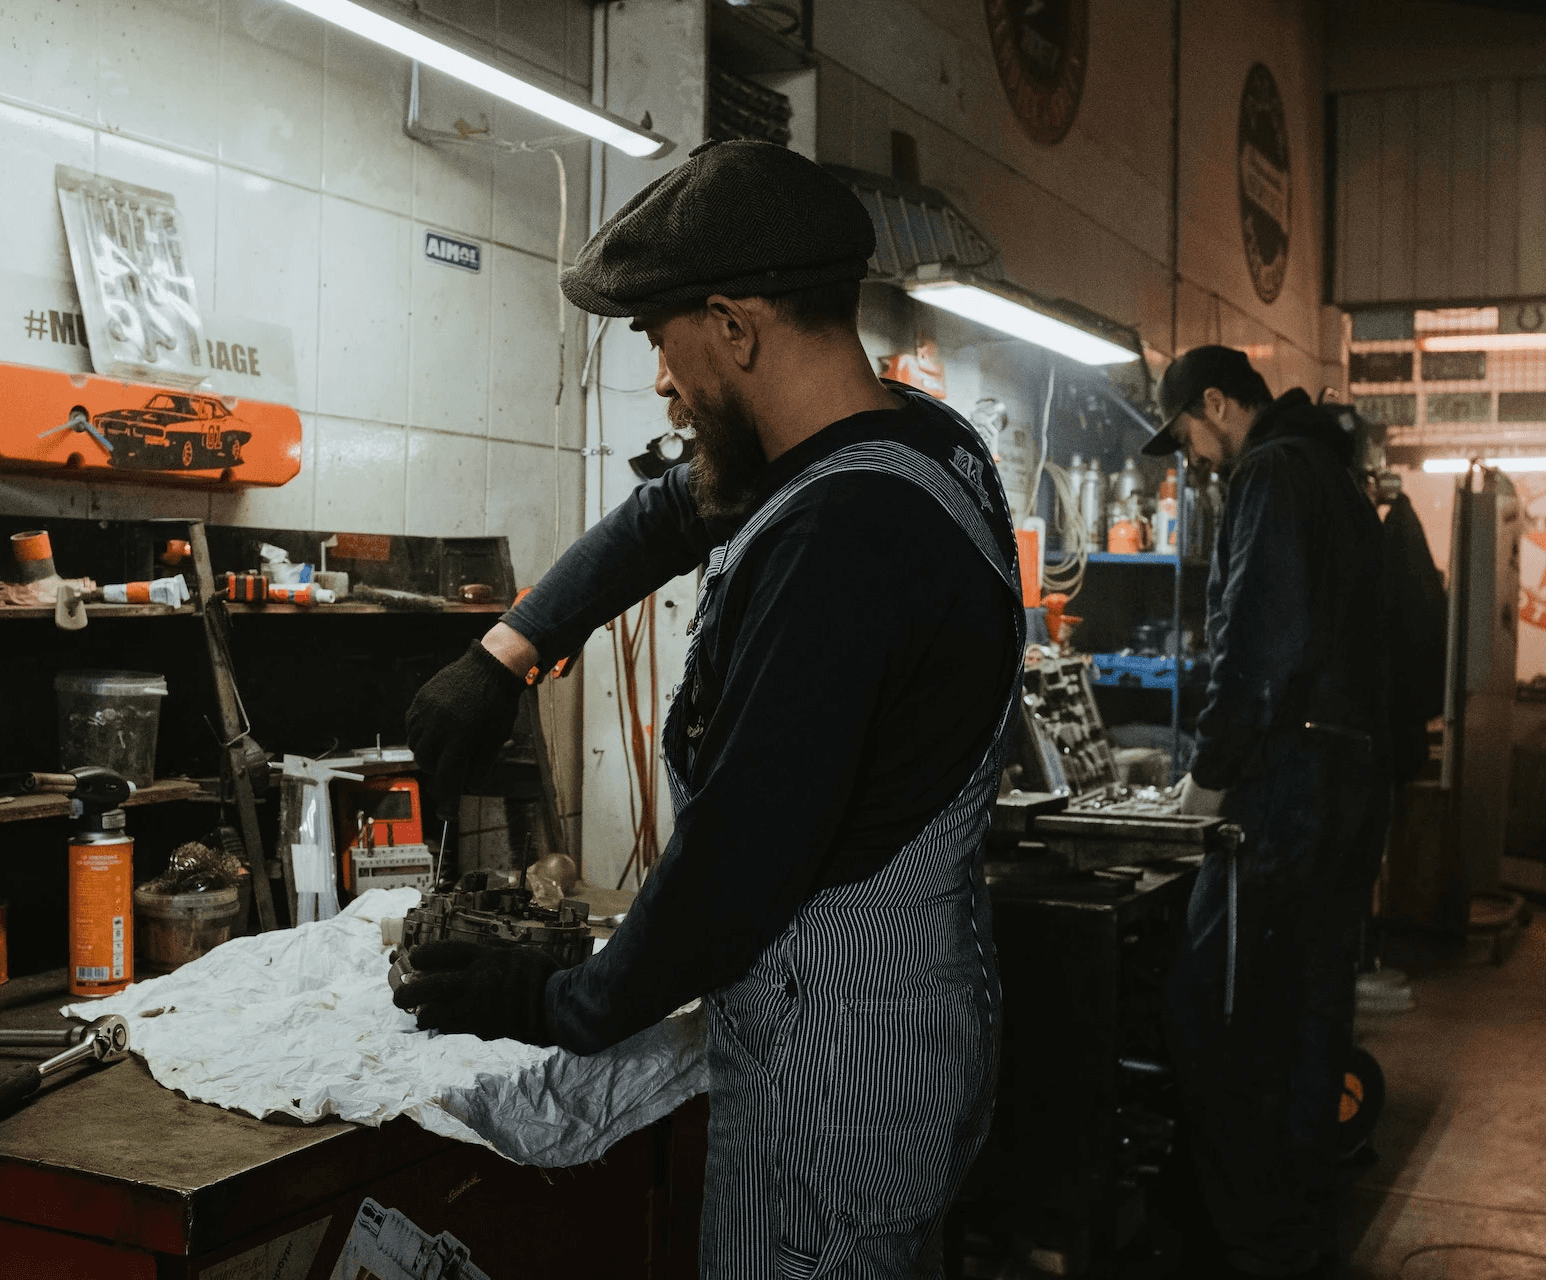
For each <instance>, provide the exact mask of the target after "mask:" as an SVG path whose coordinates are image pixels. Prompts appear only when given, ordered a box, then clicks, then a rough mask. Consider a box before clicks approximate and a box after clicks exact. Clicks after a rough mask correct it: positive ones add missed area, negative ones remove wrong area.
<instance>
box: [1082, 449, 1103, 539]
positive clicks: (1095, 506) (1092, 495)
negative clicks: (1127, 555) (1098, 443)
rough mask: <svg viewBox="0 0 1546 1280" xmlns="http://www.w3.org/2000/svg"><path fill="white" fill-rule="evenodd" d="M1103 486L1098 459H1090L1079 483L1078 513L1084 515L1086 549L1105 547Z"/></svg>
mask: <svg viewBox="0 0 1546 1280" xmlns="http://www.w3.org/2000/svg"><path fill="white" fill-rule="evenodd" d="M1105 487H1106V477H1105V476H1104V475H1103V474H1102V473H1101V469H1100V460H1099V459H1098V458H1097V459H1092V460H1091V462H1090V465H1089V466H1088V467H1087V468H1086V469H1085V472H1084V475H1083V477H1082V479H1081V480H1080V484H1079V514H1080V515H1081V516H1083V517H1084V528H1085V535H1084V549H1085V550H1086V551H1104V550H1105V548H1106V502H1105V495H1104V492H1103V491H1104V489H1105Z"/></svg>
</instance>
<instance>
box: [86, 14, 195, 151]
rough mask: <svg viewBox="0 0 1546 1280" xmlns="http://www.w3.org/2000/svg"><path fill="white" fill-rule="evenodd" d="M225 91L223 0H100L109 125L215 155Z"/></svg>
mask: <svg viewBox="0 0 1546 1280" xmlns="http://www.w3.org/2000/svg"><path fill="white" fill-rule="evenodd" d="M219 94H220V5H219V3H218V0H158V2H157V3H144V4H136V3H123V2H121V0H120V2H116V3H115V2H114V0H102V3H101V7H100V17H99V19H98V44H97V111H98V114H99V119H100V120H101V122H102V123H103V124H104V125H106V126H107V127H108V128H110V129H115V130H122V131H123V132H125V133H130V134H135V135H138V136H141V137H148V138H155V139H157V140H158V141H159V142H162V143H169V144H171V145H172V146H177V147H187V148H189V149H190V150H193V151H197V152H200V153H201V154H204V155H214V154H215V150H216V147H217V145H218V143H219V137H220V109H219V106H220V104H219V101H218V98H219Z"/></svg>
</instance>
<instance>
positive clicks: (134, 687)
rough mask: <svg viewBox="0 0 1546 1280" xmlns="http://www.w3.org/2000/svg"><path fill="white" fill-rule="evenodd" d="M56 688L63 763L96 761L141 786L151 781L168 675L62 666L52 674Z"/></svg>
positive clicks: (67, 766)
mask: <svg viewBox="0 0 1546 1280" xmlns="http://www.w3.org/2000/svg"><path fill="white" fill-rule="evenodd" d="M54 691H55V692H56V693H57V694H58V695H59V764H60V767H61V768H63V769H66V770H69V769H78V768H80V767H81V766H83V765H93V764H94V765H98V766H100V767H101V768H104V769H111V770H113V771H114V772H115V773H121V774H123V776H124V777H126V778H127V779H128V780H129V781H130V782H132V783H134V785H135V786H137V787H144V786H148V785H149V784H150V781H151V779H152V778H153V777H154V776H155V768H156V732H157V730H158V729H159V728H160V727H161V699H162V698H164V697H166V677H164V676H158V675H155V674H153V673H152V672H149V671H64V672H61V673H60V674H59V675H57V676H55V677H54Z"/></svg>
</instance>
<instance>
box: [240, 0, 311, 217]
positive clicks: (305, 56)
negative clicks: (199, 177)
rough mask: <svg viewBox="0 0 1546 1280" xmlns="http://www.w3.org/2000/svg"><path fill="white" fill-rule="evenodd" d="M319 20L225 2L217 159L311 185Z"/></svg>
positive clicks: (285, 8)
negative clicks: (218, 153) (218, 151)
mask: <svg viewBox="0 0 1546 1280" xmlns="http://www.w3.org/2000/svg"><path fill="white" fill-rule="evenodd" d="M324 44H325V37H324V25H323V23H322V21H321V19H319V18H314V17H312V16H311V15H310V14H306V13H302V12H301V11H300V10H298V9H293V8H291V7H290V6H289V5H284V4H274V3H273V2H272V0H225V3H224V6H223V10H222V15H221V31H220V94H219V101H218V103H217V104H216V106H217V109H218V112H219V119H220V158H221V159H222V160H224V161H227V162H230V163H234V164H240V165H245V166H247V167H248V168H252V169H257V170H259V171H260V172H263V173H270V174H273V175H274V176H275V177H279V178H283V179H285V180H286V181H289V182H294V183H297V184H299V185H301V186H304V187H312V188H315V187H316V186H317V184H318V183H319V182H320V180H321V177H322V84H323V70H322V68H323V50H324Z"/></svg>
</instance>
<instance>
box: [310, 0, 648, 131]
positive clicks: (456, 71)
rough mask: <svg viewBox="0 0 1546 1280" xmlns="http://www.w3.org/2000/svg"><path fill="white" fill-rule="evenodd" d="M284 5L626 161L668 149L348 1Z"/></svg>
mask: <svg viewBox="0 0 1546 1280" xmlns="http://www.w3.org/2000/svg"><path fill="white" fill-rule="evenodd" d="M285 3H287V4H290V5H293V6H294V7H295V8H297V9H301V10H304V11H305V12H306V13H309V14H313V15H314V16H316V17H318V18H321V19H322V20H323V21H325V22H331V23H333V24H334V25H335V26H339V27H342V28H343V29H344V30H345V31H352V32H354V34H355V35H357V36H361V37H363V38H364V39H366V40H370V41H372V42H373V43H375V44H379V45H383V46H385V47H386V48H388V49H391V50H393V51H395V52H397V53H401V54H403V55H404V56H405V57H409V58H412V59H413V60H414V61H416V62H421V63H423V64H424V65H425V66H426V67H434V68H435V70H436V71H443V72H444V73H445V74H446V75H448V76H452V77H454V78H455V79H457V80H461V81H462V82H464V83H466V84H470V85H472V86H473V88H475V89H482V90H483V91H484V92H485V93H491V94H493V95H494V96H495V97H496V98H503V99H504V100H505V101H506V102H513V103H514V104H515V105H516V106H518V107H524V108H525V109H526V110H527V111H531V112H534V113H535V114H537V115H539V116H542V117H543V118H544V119H547V120H551V121H553V122H554V123H555V124H560V125H563V126H564V127H565V128H566V129H573V130H574V131H575V132H576V133H583V134H587V135H589V136H590V137H592V138H595V139H596V140H597V141H598V142H604V143H606V144H607V145H608V146H611V147H616V148H617V149H618V150H619V151H622V152H625V153H627V154H628V155H631V156H639V157H641V158H644V157H654V156H662V155H665V154H666V152H668V151H670V150H671V149H672V147H673V145H674V144H673V143H672V142H671V140H670V139H669V138H663V137H661V136H660V135H659V134H658V133H652V132H650V131H649V130H648V129H642V128H640V127H639V126H638V125H636V124H630V123H629V122H628V121H627V120H624V119H622V118H621V117H619V116H615V115H613V114H612V113H611V112H610V111H602V110H601V109H600V108H599V107H593V106H590V105H588V104H586V103H582V102H577V101H574V100H573V99H570V98H566V97H560V96H559V95H558V94H556V93H551V92H549V91H548V90H546V89H539V88H538V87H537V86H536V85H534V84H530V83H528V82H527V81H525V80H521V79H518V78H517V77H515V76H513V75H511V74H510V73H509V72H507V71H501V70H500V69H499V68H498V67H495V66H492V65H490V64H489V63H487V62H484V61H482V60H481V59H478V58H473V57H469V56H468V55H467V54H465V53H462V52H460V51H459V50H457V49H453V48H452V47H451V46H450V45H448V44H444V43H442V42H441V41H440V40H437V39H435V38H434V37H433V36H429V35H425V34H424V33H423V32H422V31H418V30H416V29H415V28H413V27H410V26H407V25H405V24H404V23H401V22H397V21H394V20H393V19H391V18H386V17H383V16H382V15H381V14H379V13H374V12H372V11H371V10H369V9H367V8H365V7H364V6H362V5H358V4H354V3H352V0H285Z"/></svg>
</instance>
